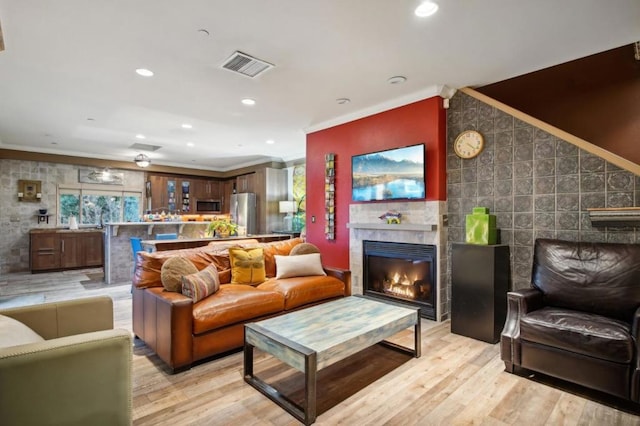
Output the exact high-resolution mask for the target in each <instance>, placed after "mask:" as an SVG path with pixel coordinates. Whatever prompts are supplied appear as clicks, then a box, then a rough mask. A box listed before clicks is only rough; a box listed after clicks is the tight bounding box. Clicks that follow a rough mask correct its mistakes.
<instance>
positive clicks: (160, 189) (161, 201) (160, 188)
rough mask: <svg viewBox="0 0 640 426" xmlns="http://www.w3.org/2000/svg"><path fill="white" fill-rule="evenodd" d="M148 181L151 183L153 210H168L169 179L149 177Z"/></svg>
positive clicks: (157, 176)
mask: <svg viewBox="0 0 640 426" xmlns="http://www.w3.org/2000/svg"><path fill="white" fill-rule="evenodd" d="M147 180H148V181H149V182H151V210H152V211H156V210H158V211H159V210H162V209H165V210H166V209H167V177H166V176H160V175H149V176H147Z"/></svg>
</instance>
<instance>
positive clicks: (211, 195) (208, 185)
mask: <svg viewBox="0 0 640 426" xmlns="http://www.w3.org/2000/svg"><path fill="white" fill-rule="evenodd" d="M192 182H193V186H194V192H193V198H195V199H197V200H219V199H220V197H221V195H222V194H221V190H220V181H218V180H212V179H194V180H192Z"/></svg>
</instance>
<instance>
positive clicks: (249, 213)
mask: <svg viewBox="0 0 640 426" xmlns="http://www.w3.org/2000/svg"><path fill="white" fill-rule="evenodd" d="M230 201H231V205H230V206H229V207H230V210H229V212H230V213H231V220H233V221H234V222H235V223H237V224H238V226H243V227H245V229H246V230H247V235H252V234H255V233H256V232H257V230H256V208H257V206H256V194H254V193H252V192H245V193H242V194H232V195H231V200H230Z"/></svg>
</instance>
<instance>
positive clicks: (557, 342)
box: [500, 239, 640, 402]
mask: <svg viewBox="0 0 640 426" xmlns="http://www.w3.org/2000/svg"><path fill="white" fill-rule="evenodd" d="M507 303H508V312H507V320H506V323H505V327H504V330H503V331H502V336H501V342H500V346H501V348H500V350H501V357H502V360H503V361H504V363H505V366H506V370H507V371H509V372H514V369H515V367H522V368H525V369H527V370H533V371H537V372H540V373H544V374H546V375H549V376H553V377H558V378H560V379H563V380H567V381H570V382H574V383H578V384H580V385H583V386H586V387H588V388H592V389H596V390H599V391H602V392H606V393H608V394H611V395H615V396H617V397H620V398H624V399H627V400H631V401H634V402H640V357H639V355H638V338H639V334H640V244H613V243H584V242H569V241H560V240H550V239H538V240H536V243H535V251H534V259H533V273H532V286H531V288H530V289H526V290H519V291H513V292H510V293H508V296H507Z"/></svg>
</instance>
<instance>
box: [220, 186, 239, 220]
mask: <svg viewBox="0 0 640 426" xmlns="http://www.w3.org/2000/svg"><path fill="white" fill-rule="evenodd" d="M235 184H236V180H235V179H229V180H225V181H223V182H221V187H222V198H221V199H220V201H221V202H222V213H225V214H229V213H231V194H233V187H234V186H235Z"/></svg>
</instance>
